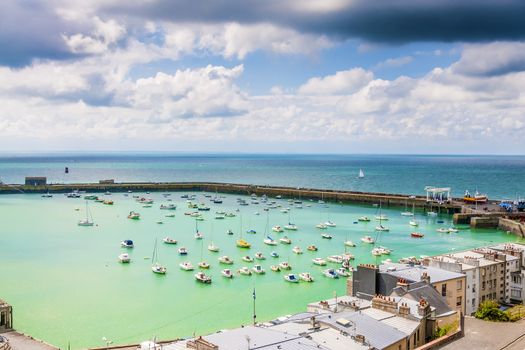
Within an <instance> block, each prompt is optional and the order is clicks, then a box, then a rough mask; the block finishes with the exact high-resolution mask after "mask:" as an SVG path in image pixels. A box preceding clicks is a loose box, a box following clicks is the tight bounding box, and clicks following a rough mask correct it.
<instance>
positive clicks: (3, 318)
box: [0, 299, 13, 333]
mask: <svg viewBox="0 0 525 350" xmlns="http://www.w3.org/2000/svg"><path fill="white" fill-rule="evenodd" d="M11 330H13V307H12V306H11V305H9V304H8V303H6V302H5V301H4V300H2V299H0V333H3V332H7V331H11Z"/></svg>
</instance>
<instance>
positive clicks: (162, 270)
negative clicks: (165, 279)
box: [151, 239, 168, 275]
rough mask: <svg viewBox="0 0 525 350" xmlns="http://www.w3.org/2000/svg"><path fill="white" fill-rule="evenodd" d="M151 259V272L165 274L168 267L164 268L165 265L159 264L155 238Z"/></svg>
mask: <svg viewBox="0 0 525 350" xmlns="http://www.w3.org/2000/svg"><path fill="white" fill-rule="evenodd" d="M151 261H153V262H154V264H153V266H152V267H151V271H153V273H156V274H159V275H164V274H166V271H167V270H168V269H166V267H165V266H163V265H161V264H159V262H158V253H157V239H155V247H154V248H153V256H152V257H151Z"/></svg>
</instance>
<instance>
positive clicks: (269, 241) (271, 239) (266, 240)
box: [263, 237, 277, 245]
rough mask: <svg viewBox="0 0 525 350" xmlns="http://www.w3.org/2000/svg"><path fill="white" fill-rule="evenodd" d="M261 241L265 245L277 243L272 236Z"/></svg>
mask: <svg viewBox="0 0 525 350" xmlns="http://www.w3.org/2000/svg"><path fill="white" fill-rule="evenodd" d="M263 242H264V244H267V245H277V241H276V240H274V239H273V238H272V237H268V238H266V239H265V240H264V241H263Z"/></svg>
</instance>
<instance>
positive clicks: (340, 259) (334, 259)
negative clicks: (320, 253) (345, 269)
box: [326, 255, 343, 264]
mask: <svg viewBox="0 0 525 350" xmlns="http://www.w3.org/2000/svg"><path fill="white" fill-rule="evenodd" d="M326 260H328V261H329V262H331V263H336V264H341V263H342V262H343V257H342V256H341V255H330V256H329V257H327V258H326Z"/></svg>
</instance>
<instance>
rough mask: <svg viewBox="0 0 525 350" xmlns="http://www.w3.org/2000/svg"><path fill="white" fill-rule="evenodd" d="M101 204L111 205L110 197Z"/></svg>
mask: <svg viewBox="0 0 525 350" xmlns="http://www.w3.org/2000/svg"><path fill="white" fill-rule="evenodd" d="M102 204H105V205H113V204H114V202H113V201H112V200H110V199H106V200H105V201H104V202H102Z"/></svg>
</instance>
